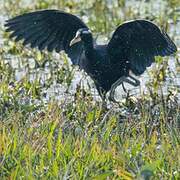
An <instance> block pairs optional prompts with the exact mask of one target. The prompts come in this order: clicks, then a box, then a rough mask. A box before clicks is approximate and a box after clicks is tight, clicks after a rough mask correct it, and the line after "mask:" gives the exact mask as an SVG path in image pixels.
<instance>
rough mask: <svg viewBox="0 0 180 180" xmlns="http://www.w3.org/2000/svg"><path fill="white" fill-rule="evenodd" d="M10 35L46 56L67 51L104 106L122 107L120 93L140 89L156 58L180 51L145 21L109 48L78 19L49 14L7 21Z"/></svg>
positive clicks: (129, 26) (131, 25)
mask: <svg viewBox="0 0 180 180" xmlns="http://www.w3.org/2000/svg"><path fill="white" fill-rule="evenodd" d="M5 31H6V32H9V33H10V35H9V38H12V39H14V41H15V42H17V41H21V40H22V41H23V42H22V43H23V45H30V47H31V48H38V49H39V50H40V51H42V50H47V51H49V52H52V51H56V52H57V53H59V52H60V51H64V52H65V53H66V54H67V55H68V57H69V58H70V60H71V61H72V64H73V65H75V66H79V69H80V70H84V71H85V72H86V73H87V75H89V76H90V77H91V79H92V80H93V82H94V84H95V87H96V89H97V91H98V93H99V95H100V96H101V98H102V99H103V100H105V99H106V94H107V93H108V92H109V100H110V101H113V102H116V99H115V90H116V88H117V87H118V86H119V85H123V83H128V84H131V85H132V86H135V87H136V86H139V85H140V81H139V80H138V79H136V78H135V77H134V76H133V75H132V74H134V75H136V76H140V75H141V74H143V73H144V71H145V70H146V68H147V67H149V66H151V64H152V63H153V62H155V57H156V56H162V57H164V56H170V55H172V54H174V53H175V52H176V51H177V47H176V45H175V43H174V42H173V41H172V40H171V38H170V37H169V36H168V34H167V33H166V32H165V31H164V30H161V29H160V28H159V27H158V26H157V25H156V24H154V23H153V22H151V21H148V20H145V19H135V20H130V21H126V22H124V23H122V24H120V25H119V26H118V27H117V28H116V29H115V31H114V32H113V33H112V37H111V39H110V40H109V42H108V43H106V44H101V45H98V44H97V42H96V41H95V40H94V38H93V34H92V32H91V30H90V28H89V27H88V26H87V25H86V24H85V23H84V22H83V21H82V20H81V19H80V18H79V17H78V16H76V15H73V14H70V13H67V12H64V11H61V10H56V9H45V10H39V11H34V12H29V13H24V14H22V15H18V16H15V17H13V18H10V19H8V20H6V23H5Z"/></svg>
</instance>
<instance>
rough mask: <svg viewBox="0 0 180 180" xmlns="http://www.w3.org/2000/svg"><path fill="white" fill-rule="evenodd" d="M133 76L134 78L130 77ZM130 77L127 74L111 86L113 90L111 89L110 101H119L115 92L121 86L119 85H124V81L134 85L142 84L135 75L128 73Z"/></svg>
mask: <svg viewBox="0 0 180 180" xmlns="http://www.w3.org/2000/svg"><path fill="white" fill-rule="evenodd" d="M128 77H129V78H131V79H132V80H134V81H132V80H130V79H128ZM128 77H126V76H123V77H121V78H119V79H118V80H117V81H116V82H115V83H114V84H113V85H112V86H111V90H110V96H109V100H110V101H113V102H117V101H116V100H115V98H114V94H115V90H116V88H117V87H118V86H119V85H121V84H122V85H123V82H126V83H129V84H131V85H133V86H139V85H140V81H139V80H137V79H135V78H134V77H132V76H131V75H128Z"/></svg>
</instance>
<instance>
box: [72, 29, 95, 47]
mask: <svg viewBox="0 0 180 180" xmlns="http://www.w3.org/2000/svg"><path fill="white" fill-rule="evenodd" d="M91 40H92V33H91V31H90V30H89V29H88V28H82V29H79V30H78V31H77V32H76V35H75V37H74V38H73V39H72V40H71V42H70V44H69V45H70V46H72V45H73V44H76V43H77V42H80V41H83V42H91Z"/></svg>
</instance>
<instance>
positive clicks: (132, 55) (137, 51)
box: [108, 20, 177, 75]
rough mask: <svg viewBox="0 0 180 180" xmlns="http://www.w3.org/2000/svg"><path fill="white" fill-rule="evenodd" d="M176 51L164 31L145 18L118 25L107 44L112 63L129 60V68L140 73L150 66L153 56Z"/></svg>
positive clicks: (167, 54) (166, 54) (165, 54)
mask: <svg viewBox="0 0 180 180" xmlns="http://www.w3.org/2000/svg"><path fill="white" fill-rule="evenodd" d="M176 51H177V47H176V45H175V44H174V43H173V41H172V40H171V39H170V37H169V36H168V35H167V33H166V32H165V31H161V30H160V29H159V28H158V27H157V26H156V25H155V24H153V23H151V22H149V21H146V20H134V21H130V22H127V23H124V24H122V25H120V26H119V27H118V28H117V29H116V30H115V32H114V34H113V36H112V39H111V40H110V42H109V44H108V53H109V55H110V58H111V61H112V62H113V63H118V61H123V60H124V61H129V62H130V69H131V70H132V71H133V72H134V73H135V74H136V75H140V74H142V73H143V72H144V71H145V70H146V67H148V66H150V65H151V64H152V63H153V62H154V60H155V56H169V55H171V54H173V53H175V52H176Z"/></svg>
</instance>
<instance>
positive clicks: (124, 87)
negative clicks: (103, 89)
mask: <svg viewBox="0 0 180 180" xmlns="http://www.w3.org/2000/svg"><path fill="white" fill-rule="evenodd" d="M122 88H123V90H124V92H126V93H128V92H127V90H126V88H125V86H124V83H122Z"/></svg>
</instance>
